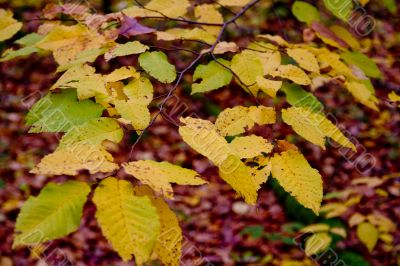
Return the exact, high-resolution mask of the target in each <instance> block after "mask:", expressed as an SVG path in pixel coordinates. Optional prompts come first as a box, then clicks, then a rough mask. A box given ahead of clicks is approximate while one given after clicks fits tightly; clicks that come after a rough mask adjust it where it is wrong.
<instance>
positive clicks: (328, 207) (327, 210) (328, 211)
mask: <svg viewBox="0 0 400 266" xmlns="http://www.w3.org/2000/svg"><path fill="white" fill-rule="evenodd" d="M348 208H349V207H348V206H346V205H345V204H343V203H328V204H325V205H324V206H322V207H321V209H320V213H323V214H324V216H325V217H326V218H334V217H339V216H341V215H342V214H344V213H345V212H346V211H347V210H348Z"/></svg>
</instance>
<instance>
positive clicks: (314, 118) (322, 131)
mask: <svg viewBox="0 0 400 266" xmlns="http://www.w3.org/2000/svg"><path fill="white" fill-rule="evenodd" d="M282 119H283V121H284V122H285V123H286V124H288V125H290V126H292V128H293V129H294V131H296V133H297V134H299V135H300V136H302V137H303V138H305V139H306V140H308V141H310V142H312V143H314V144H316V145H318V146H320V147H321V148H322V149H325V138H326V137H330V138H332V139H333V140H334V141H336V142H337V143H339V144H340V145H342V146H343V147H346V148H351V149H353V150H354V151H355V150H356V147H355V146H354V144H353V143H351V142H350V141H349V140H348V139H347V138H346V137H345V136H344V135H343V134H342V132H341V131H340V130H339V129H338V128H337V127H336V126H335V125H334V124H333V123H332V122H331V121H329V120H328V119H327V118H325V116H323V115H321V114H318V113H314V112H312V111H310V110H309V109H307V108H303V107H290V108H288V109H283V110H282Z"/></svg>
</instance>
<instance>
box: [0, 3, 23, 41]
mask: <svg viewBox="0 0 400 266" xmlns="http://www.w3.org/2000/svg"><path fill="white" fill-rule="evenodd" d="M21 28H22V23H21V22H18V21H17V20H15V19H14V18H13V13H12V12H11V11H9V10H4V9H0V42H2V41H5V40H7V39H10V38H11V37H12V36H14V34H15V33H17V32H18V31H19V30H20V29H21Z"/></svg>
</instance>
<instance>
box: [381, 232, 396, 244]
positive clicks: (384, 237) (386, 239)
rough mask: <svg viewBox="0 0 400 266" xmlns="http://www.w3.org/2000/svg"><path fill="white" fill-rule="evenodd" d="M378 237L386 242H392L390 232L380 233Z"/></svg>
mask: <svg viewBox="0 0 400 266" xmlns="http://www.w3.org/2000/svg"><path fill="white" fill-rule="evenodd" d="M379 239H380V240H382V241H383V242H385V243H386V244H392V243H393V236H392V235H391V234H380V235H379Z"/></svg>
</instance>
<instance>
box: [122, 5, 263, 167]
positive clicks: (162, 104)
mask: <svg viewBox="0 0 400 266" xmlns="http://www.w3.org/2000/svg"><path fill="white" fill-rule="evenodd" d="M259 1H261V0H252V1H251V2H250V3H248V4H247V5H245V6H244V7H243V8H242V9H241V10H240V11H239V13H237V14H236V15H235V16H234V17H232V18H231V19H229V20H227V21H225V22H224V23H223V24H222V27H221V30H220V31H219V33H218V36H217V38H216V40H215V42H214V43H213V44H212V45H211V47H210V49H209V51H208V52H207V53H209V54H211V55H212V54H213V52H214V49H215V47H216V46H217V44H218V43H219V42H220V41H221V39H222V36H223V34H224V32H225V30H226V28H227V27H228V26H229V25H230V24H232V23H234V22H235V21H236V20H237V19H238V18H239V17H241V16H242V15H243V14H244V13H245V12H246V11H247V10H248V9H250V8H251V7H252V6H254V5H255V4H257V3H258V2H259ZM135 2H137V3H138V1H137V0H135ZM138 4H139V5H141V4H140V3H138ZM141 6H143V5H141ZM207 53H200V54H199V55H198V56H197V57H196V58H195V59H194V60H193V61H192V62H191V63H190V64H189V65H188V66H187V67H185V68H184V69H183V70H182V71H181V72H180V73H179V75H178V79H177V80H176V82H175V84H174V86H173V87H172V88H171V89H170V90H169V91H168V93H167V96H166V97H165V98H164V100H163V101H162V102H161V104H160V105H159V108H158V109H159V110H158V112H157V113H156V114H155V115H154V117H153V118H152V119H151V121H150V123H149V124H148V125H147V127H146V128H145V129H143V131H142V132H141V133H140V135H139V136H138V138H137V139H136V141H135V143H134V144H133V145H132V147H131V151H130V153H129V160H132V155H133V150H134V148H135V146H136V145H137V144H138V143H139V141H140V140H141V138H142V136H143V134H144V133H145V132H146V131H147V130H148V129H149V128H150V127H151V126H152V125H153V124H154V122H155V121H156V119H157V118H158V117H159V116H160V114H161V113H162V111H163V109H164V106H165V105H166V103H167V102H168V100H169V99H170V98H171V96H172V95H173V93H174V91H175V90H176V89H177V88H178V86H179V84H180V82H181V81H182V79H183V76H184V75H185V73H186V72H187V71H189V70H190V69H191V68H192V67H193V66H194V65H195V64H196V63H197V62H198V61H200V59H201V58H202V57H203V56H204V55H206V54H207Z"/></svg>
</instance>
